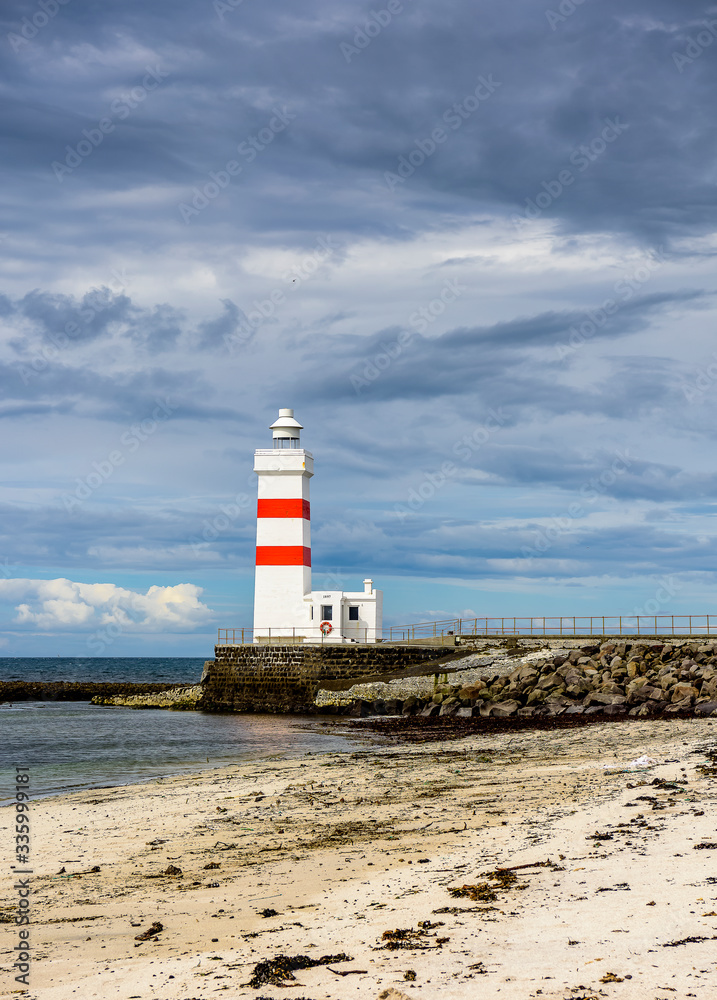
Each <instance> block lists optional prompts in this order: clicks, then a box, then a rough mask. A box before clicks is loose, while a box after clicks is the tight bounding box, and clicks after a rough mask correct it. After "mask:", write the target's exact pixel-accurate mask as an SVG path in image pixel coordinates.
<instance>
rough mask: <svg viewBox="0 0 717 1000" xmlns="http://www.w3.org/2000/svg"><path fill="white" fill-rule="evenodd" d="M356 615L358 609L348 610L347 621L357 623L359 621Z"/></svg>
mask: <svg viewBox="0 0 717 1000" xmlns="http://www.w3.org/2000/svg"><path fill="white" fill-rule="evenodd" d="M358 613H359V609H358V607H355V608H349V621H350V622H357V621H358V620H359V616H358Z"/></svg>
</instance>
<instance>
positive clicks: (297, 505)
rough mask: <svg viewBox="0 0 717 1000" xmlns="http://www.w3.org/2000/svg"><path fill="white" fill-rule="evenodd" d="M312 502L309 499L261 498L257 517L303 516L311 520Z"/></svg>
mask: <svg viewBox="0 0 717 1000" xmlns="http://www.w3.org/2000/svg"><path fill="white" fill-rule="evenodd" d="M310 511H311V504H310V503H309V501H308V500H260V501H259V503H258V505H257V511H256V516H257V517H303V518H304V519H305V520H307V521H309V520H311V514H310Z"/></svg>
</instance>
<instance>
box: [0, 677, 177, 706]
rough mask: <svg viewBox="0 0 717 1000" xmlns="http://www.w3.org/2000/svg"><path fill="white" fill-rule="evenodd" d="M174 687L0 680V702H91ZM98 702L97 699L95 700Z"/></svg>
mask: <svg viewBox="0 0 717 1000" xmlns="http://www.w3.org/2000/svg"><path fill="white" fill-rule="evenodd" d="M175 687H176V685H174V684H130V683H123V682H122V683H116V684H114V683H111V682H103V683H94V682H92V681H0V703H2V702H10V703H13V702H17V701H93V702H94V703H95V704H98V705H102V704H105V701H103V700H102V699H109V698H111V697H113V696H120V697H129V696H135V697H136V696H141V695H152V694H155V693H156V692H159V691H166V690H168V689H170V688H175ZM98 699H99V700H98Z"/></svg>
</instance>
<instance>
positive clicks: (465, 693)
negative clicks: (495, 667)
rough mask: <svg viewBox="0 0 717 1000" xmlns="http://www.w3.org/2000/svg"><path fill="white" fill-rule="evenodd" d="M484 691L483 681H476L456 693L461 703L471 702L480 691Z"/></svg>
mask: <svg viewBox="0 0 717 1000" xmlns="http://www.w3.org/2000/svg"><path fill="white" fill-rule="evenodd" d="M484 690H485V684H484V683H483V681H476V682H475V684H466V686H465V687H462V688H460V689H459V691H458V697H459V698H460V699H461V701H473V700H474V699H475V698H477V697H478V695H479V694H480V692H481V691H484Z"/></svg>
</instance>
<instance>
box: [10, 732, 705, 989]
mask: <svg viewBox="0 0 717 1000" xmlns="http://www.w3.org/2000/svg"><path fill="white" fill-rule="evenodd" d="M486 721H487V720H486ZM344 724H345V723H344ZM319 725H320V721H319ZM364 725H365V722H362V723H360V724H359V725H358V726H357V727H356V728H358V729H361V730H363V727H364ZM644 754H648V755H650V756H651V757H653V758H655V759H657V761H658V763H657V765H656V766H654V767H650V768H649V769H647V770H644V771H640V770H638V771H625V770H624V769H623V768H624V766H625V765H627V764H629V762H630V761H631V760H634V759H636V758H639V757H641V756H642V755H644ZM606 763H607V764H611V765H617V767H616V768H615V769H614V770H606V769H605V768H604V767H603V765H604V764H606ZM716 782H717V721H716V720H713V719H709V718H706V719H699V718H689V719H671V720H669V721H668V720H641V719H633V720H629V721H628V720H625V719H622V720H618V719H615V720H611V721H610V722H607V721H605V720H603V721H601V722H597V721H595V722H592V723H591V724H590V725H589V726H586V725H584V724H583V725H582V726H581V727H580V728H578V729H573V728H560V729H553V730H551V731H545V730H543V729H538V728H535V727H533V728H531V729H526V730H512V731H508V730H506V729H504V728H502V730H501V731H496V730H493V731H490V732H483V733H473V734H471V735H470V736H468V737H466V738H464V739H462V740H461V741H460V742H452V743H450V744H449V745H446V744H445V742H444V741H441V742H429V743H423V744H421V745H409V746H406V745H403V746H393V747H375V746H374V747H371V748H368V749H366V750H363V749H362V750H358V751H353V752H351V751H345V752H341V753H336V752H331V751H327V752H326V753H317V754H313V753H310V754H306V755H304V756H303V757H301V758H295V759H291V760H286V759H282V760H271V759H268V758H262V759H259V760H255V761H252V762H247V763H242V764H238V765H233V766H230V767H226V768H218V769H215V770H212V771H209V772H206V771H205V772H203V773H202V772H200V773H194V774H187V775H180V776H173V777H170V778H166V779H159V780H157V781H154V782H150V783H146V784H143V785H131V786H119V787H116V788H109V789H92V790H89V791H86V792H75V793H72V794H69V795H67V794H65V795H60V796H56V797H54V798H52V799H43V800H39V801H37V802H36V803H34V804H33V812H32V818H33V830H34V835H33V847H32V851H33V868H34V869H35V872H36V874H35V875H34V876H33V879H32V890H33V893H32V906H33V919H34V921H35V922H33V923H32V924H31V928H30V929H31V934H32V941H33V949H34V951H33V954H34V955H35V959H34V962H33V971H32V973H31V977H32V978H31V987H30V990H29V992H28V994H27V995H28V996H29V997H30V998H32V1000H34V998H35V997H36V996H38V997H39V996H42V998H43V1000H45V998H47V1000H66V998H67V1000H69V998H70V997H72V996H77V994H78V993H80V992H81V993H82V995H86V996H88V997H95V996H96V997H101V998H103V1000H104V998H108V997H115V996H116V997H118V998H122V1000H126V998H127V997H130V996H134V995H141V996H147V995H149V993H150V992H151V995H153V996H156V997H157V998H158V1000H188V998H195V997H196V998H199V997H201V998H204V997H210V996H214V995H215V994H216V992H217V991H222V990H224V989H230V990H231V991H232V992H231V995H232V996H236V997H239V998H240V1000H244V998H246V997H253V998H255V1000H259V998H260V997H271V998H276V997H278V996H283V995H285V993H284V990H283V989H282V988H281V986H282V985H283V986H294V987H295V991H294V992H295V993H296V995H297V1000H298V996H301V997H306V998H311V1000H338V998H342V1000H343V998H345V997H347V996H351V997H356V998H357V1000H364V998H366V1000H368V998H371V1000H375V998H378V997H379V995H380V994H381V993H382V992H384V991H385V990H387V989H393V990H395V991H396V992H397V993H398V1000H400V997H401V994H403V995H405V996H408V997H409V998H414V997H426V998H427V1000H433V998H437V997H439V996H440V997H441V998H444V997H445V998H449V1000H453V998H455V1000H463V998H466V1000H468V998H473V997H475V995H476V990H479V989H480V990H481V991H482V992H484V991H486V990H487V991H488V993H487V994H486V995H491V996H492V995H497V991H500V996H501V997H506V998H509V1000H513V998H515V1000H518V998H520V1000H523V998H525V997H529V996H536V995H539V996H541V997H542V998H544V1000H547V998H551V1000H552V998H555V1000H557V998H559V997H560V998H564V997H565V996H567V995H570V996H573V997H587V996H596V997H597V996H608V997H612V996H623V997H624V996H626V995H627V993H626V990H627V991H629V995H630V997H631V998H632V997H636V998H638V1000H642V998H643V997H644V998H645V1000H647V998H648V997H649V998H650V1000H653V998H654V997H655V995H656V993H660V989H659V988H660V987H662V985H663V984H664V983H666V984H667V985H668V986H671V987H672V988H673V989H676V990H677V995H681V996H684V995H686V994H687V993H691V994H693V995H695V996H697V997H700V996H702V997H705V1000H706V997H707V995H708V993H707V991H708V989H709V988H710V987H712V988H713V983H714V978H715V975H717V971H716V970H717V963H716V962H715V960H714V955H713V952H714V944H713V942H712V937H713V936H714V935H717V914H716V913H715V912H714V911H717V879H716V878H714V877H712V876H715V875H717V872H715V870H714V860H715V857H717V855H715V854H714V853H713V848H714V846H715V845H714V843H713V842H714V840H715V839H716V838H715V832H714V831H715V819H716V813H717V809H716V803H715V792H716V790H717V784H716ZM2 816H3V824H5V823H6V822H7V819H8V813H2ZM689 838H691V842H690V839H689ZM702 844H704V845H706V846H705V847H703V848H701V849H697V848H698V847H700V845H702ZM709 845H712V846H709ZM522 866H528V867H525V868H524V867H522ZM63 868H64V869H65V870H64V872H61V870H62V869H63ZM95 868H96V869H98V870H94V869H95ZM506 869H516V871H515V872H514V873H513V874H506V873H505V872H506ZM4 870H5V871H7V866H6V867H5V869H4ZM4 878H5V880H6V881H7V876H4ZM710 879H711V880H710ZM464 886H468V887H470V886H473V887H474V888H473V889H471V888H468V889H465V890H464V889H462V888H461V887H464ZM625 886H629V888H625ZM7 888H8V893H7V894H6V898H8V897H9V895H10V892H9V885H8V887H7ZM450 890H455V893H454V892H451V891H450ZM456 893H457V895H456ZM474 897H475V898H474ZM491 897H492V898H491ZM653 903H654V906H653V905H652V904H653ZM262 913H264V914H265V915H262ZM702 914H705V916H703V915H702ZM2 916H3V918H5V919H7V917H8V916H11V911H8V910H7V907H3V910H2ZM156 922H159V923H161V924H162V926H163V929H162V931H160V932H158V933H156V934H154V935H150V936H149V937H148V938H147V939H146V940H145V941H143V942H138V941H137V940H136V937H137V935H139V934H142V933H143V932H145V931H147V930H149V929H150V928H151V925H152V924H153V923H156ZM426 922H427V923H426ZM399 929H400V930H401V932H402V933H401V934H397V931H398V930H399ZM409 930H410V933H408V932H409ZM403 932H405V933H403ZM682 939H685V940H684V942H683V943H681V944H680V943H678V942H680V941H682ZM341 954H347V955H349V956H350V957H351V961H345V962H342V961H340V960H338V959H337V960H336V961H335V963H331V964H329V965H321V964H317V965H315V966H314V967H311V968H303V969H302V968H299V969H298V970H297V971H295V972H294V973H293V975H295V976H296V980H297V982H296V983H294V982H291V981H290V980H282V979H281V978H280V977H279V978H278V979H276V977H275V981H273V982H272V981H271V977H270V980H269V981H268V982H267V981H266V980H265V981H264V982H263V983H262V984H260V985H258V986H256V987H252V986H248V985H245V984H247V983H249V981H250V980H251V979H252V976H253V975H254V973H255V972H256V969H257V966H259V965H260V963H263V962H269V963H271V962H273V961H274V960H275V959H276V957H277V956H279V955H286V956H297V955H303V956H307V957H308V958H310V959H312V960H313V959H314V958H320V957H321V956H323V955H335V956H336V955H341ZM655 965H656V966H657V968H655V967H654V966H655ZM693 967H694V968H693ZM262 968H264V971H265V972H266V970H267V968H268V969H269V972H271V969H272V966H271V965H270V966H268V967H267V966H264V967H262ZM332 970H333V971H332ZM362 970H363V971H362ZM701 970H704V971H701ZM274 971H276V969H275V970H274ZM341 973H350V975H347V976H344V975H342V974H341ZM409 973H413V974H415V978H413V979H411V978H405V977H406V975H407V974H409ZM267 974H268V973H267ZM483 977H485V978H483ZM606 977H607V978H606ZM610 977H613V978H610ZM628 977H631V978H630V979H629V978H628ZM259 978H260V979H261V975H260V976H259ZM620 984H621V985H620ZM621 991H622V992H621ZM292 995H293V993H292ZM663 995H664V994H663ZM392 1000H397V998H396V997H395V996H394V997H393V998H392Z"/></svg>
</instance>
